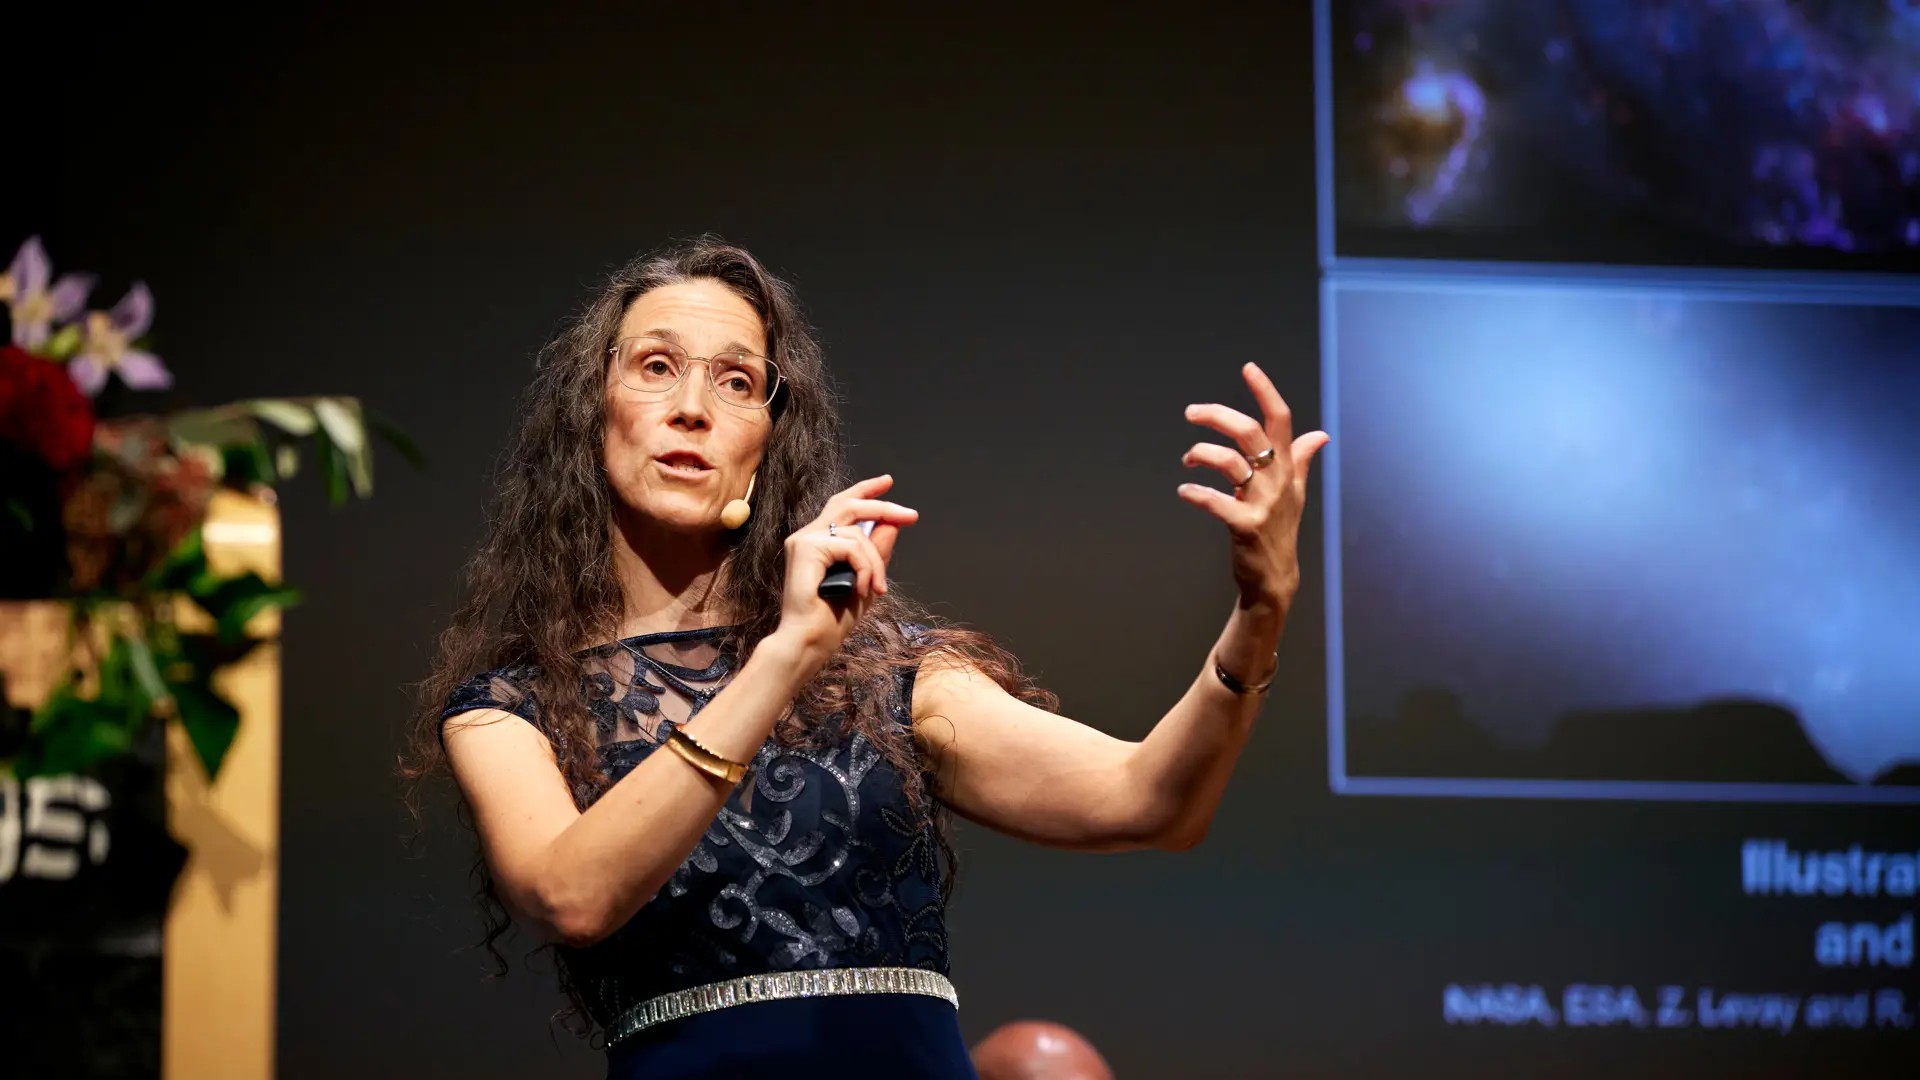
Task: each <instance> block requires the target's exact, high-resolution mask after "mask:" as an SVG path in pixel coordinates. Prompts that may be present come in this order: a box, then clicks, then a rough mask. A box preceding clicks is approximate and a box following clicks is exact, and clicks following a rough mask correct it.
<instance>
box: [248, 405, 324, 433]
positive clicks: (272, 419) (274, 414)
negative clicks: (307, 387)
mask: <svg viewBox="0 0 1920 1080" xmlns="http://www.w3.org/2000/svg"><path fill="white" fill-rule="evenodd" d="M247 408H248V409H249V410H250V411H251V412H252V413H253V415H255V416H257V417H259V418H260V419H262V420H265V421H266V422H267V423H269V424H272V425H273V426H274V427H277V428H279V429H280V430H281V431H284V432H286V433H287V434H289V435H301V436H305V435H311V434H313V429H314V427H315V424H316V422H317V421H316V418H315V417H314V415H313V410H312V409H310V408H308V407H307V406H305V405H302V404H299V403H298V402H293V401H286V400H283V399H279V398H261V399H260V400H258V401H249V402H247Z"/></svg>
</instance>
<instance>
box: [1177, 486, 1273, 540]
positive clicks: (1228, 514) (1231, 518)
mask: <svg viewBox="0 0 1920 1080" xmlns="http://www.w3.org/2000/svg"><path fill="white" fill-rule="evenodd" d="M1179 493H1180V498H1181V500H1182V501H1184V502H1189V503H1192V504H1193V505H1195V506H1197V507H1199V508H1200V509H1202V510H1205V511H1206V512H1207V513H1209V514H1212V515H1213V516H1214V517H1217V518H1219V519H1220V520H1221V522H1222V523H1224V524H1225V525H1226V526H1227V529H1228V531H1230V532H1232V533H1233V534H1234V535H1235V536H1250V535H1252V534H1253V533H1255V532H1257V531H1259V528H1260V511H1259V510H1257V509H1255V508H1254V507H1252V506H1250V505H1248V504H1246V503H1244V502H1241V501H1240V500H1239V499H1236V498H1234V497H1233V496H1231V495H1229V494H1227V493H1226V492H1224V491H1217V490H1215V489H1213V488H1210V487H1208V486H1206V485H1205V484H1181V485H1180V488H1179Z"/></svg>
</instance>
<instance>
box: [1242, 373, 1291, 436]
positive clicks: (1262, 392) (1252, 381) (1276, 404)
mask: <svg viewBox="0 0 1920 1080" xmlns="http://www.w3.org/2000/svg"><path fill="white" fill-rule="evenodd" d="M1240 377H1241V378H1243V379H1245V380H1247V389H1249V390H1252V391H1253V400H1254V401H1256V402H1258V403H1259V404H1260V411H1261V412H1262V413H1263V414H1265V415H1266V418H1267V423H1266V434H1267V438H1268V439H1271V440H1272V441H1271V442H1269V443H1268V444H1267V445H1269V446H1291V445H1292V444H1293V410H1292V409H1290V408H1288V407H1287V399H1286V398H1283V397H1281V396H1280V389H1279V388H1278V387H1276V386H1274V385H1273V380H1272V379H1269V378H1267V373H1266V372H1264V371H1262V370H1260V365H1259V364H1255V363H1247V364H1245V365H1243V366H1242V367H1241V368H1240Z"/></svg>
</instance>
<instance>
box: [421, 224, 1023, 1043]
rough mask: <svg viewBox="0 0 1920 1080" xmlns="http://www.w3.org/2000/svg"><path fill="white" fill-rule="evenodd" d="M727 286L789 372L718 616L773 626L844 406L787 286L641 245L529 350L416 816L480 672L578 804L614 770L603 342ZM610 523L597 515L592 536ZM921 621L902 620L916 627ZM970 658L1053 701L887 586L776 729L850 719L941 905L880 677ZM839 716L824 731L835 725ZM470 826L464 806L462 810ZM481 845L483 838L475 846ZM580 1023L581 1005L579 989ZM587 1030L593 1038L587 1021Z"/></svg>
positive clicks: (500, 918) (925, 793)
mask: <svg viewBox="0 0 1920 1080" xmlns="http://www.w3.org/2000/svg"><path fill="white" fill-rule="evenodd" d="M698 279H710V280H713V281H717V282H719V283H721V284H723V285H725V286H726V287H727V288H729V289H731V290H732V291H733V292H734V293H736V294H737V295H739V296H740V298H741V299H743V300H745V301H746V302H747V303H748V304H749V305H750V306H752V308H753V309H754V311H755V312H757V313H758V314H759V316H760V319H761V320H762V322H763V324H764V325H765V327H766V334H767V342H768V352H769V353H770V354H771V357H770V358H771V359H772V360H773V361H774V363H776V364H778V365H779V369H780V372H781V374H782V375H784V376H785V380H786V381H785V385H784V386H783V387H782V389H781V390H780V392H779V394H778V396H777V397H776V398H775V400H774V402H773V404H772V406H771V408H772V410H773V425H772V430H771V433H770V435H769V437H768V443H767V447H766V451H765V455H764V458H763V460H762V463H761V465H760V470H759V473H758V479H757V480H756V482H755V489H754V500H753V515H752V517H751V518H749V519H748V521H747V524H746V525H745V526H744V527H743V528H741V529H740V530H738V531H737V532H735V533H733V534H731V535H730V538H729V539H730V547H729V550H728V552H727V554H726V556H725V558H724V561H723V564H722V567H721V572H720V573H719V574H718V575H717V577H718V580H719V589H720V591H721V601H722V609H723V610H725V611H727V612H728V613H730V615H731V619H730V620H729V621H730V624H731V625H732V626H733V627H734V629H733V630H732V631H731V633H729V634H728V636H727V638H726V639H725V640H724V641H723V642H722V647H723V648H725V649H727V650H728V651H730V652H732V653H733V654H734V655H735V656H737V657H740V658H742V659H744V658H745V657H746V656H747V655H748V654H749V653H751V652H752V650H753V648H754V646H755V645H757V644H758V643H759V642H760V641H761V639H763V638H765V637H766V636H767V635H768V634H770V633H772V632H773V631H774V629H775V628H776V626H777V625H778V623H779V619H780V601H781V593H782V590H783V585H784V582H785V580H786V558H785V540H786V537H787V536H788V535H790V534H791V533H793V532H794V531H795V530H797V529H799V528H800V527H801V526H802V525H804V524H807V523H808V522H811V521H812V520H813V519H814V518H815V517H817V516H818V515H819V513H820V510H821V508H822V506H823V505H824V504H825V503H826V501H827V499H828V498H829V497H830V496H832V495H833V494H834V493H835V492H837V491H839V490H840V489H842V488H844V487H845V486H846V485H847V482H848V481H847V478H846V465H845V454H844V450H843V447H842V443H841V436H840V417H839V412H838V409H837V408H836V405H835V395H834V392H833V387H832V385H831V383H830V380H829V378H828V375H827V372H826V369H825V367H824V366H823V364H822V362H821V351H820V345H819V343H818V341H817V340H816V339H815V337H814V335H813V332H812V330H811V328H810V327H809V326H808V325H807V324H806V323H805V321H804V320H803V319H802V317H801V313H800V307H799V303H798V301H797V299H796V298H795V296H794V292H793V289H792V288H791V287H790V286H789V285H788V284H787V283H786V282H784V281H782V280H780V279H779V278H777V277H775V276H774V275H773V274H771V273H769V272H768V271H767V269H766V268H765V267H764V266H762V265H761V263H760V262H759V260H757V259H755V258H754V257H753V256H752V255H751V254H749V253H748V252H746V251H745V250H743V249H741V248H738V247H735V246H732V245H730V244H727V243H725V242H724V241H722V240H720V239H719V238H717V237H713V236H703V237H698V238H695V239H692V240H686V241H680V242H677V243H674V244H670V245H668V246H666V247H663V248H661V249H658V250H656V251H653V252H650V253H647V254H643V255H641V256H639V257H638V258H636V259H634V260H633V261H631V262H629V263H627V264H626V265H625V266H623V267H621V268H620V269H619V270H617V271H615V272H614V273H613V274H612V275H611V276H610V277H609V278H608V280H607V281H606V283H605V285H604V286H603V287H602V288H601V289H600V290H599V292H598V294H597V295H596V296H595V297H594V298H593V300H592V301H591V302H590V303H589V304H588V305H587V306H586V308H585V309H584V310H583V311H581V312H580V313H579V314H578V315H576V316H575V317H574V318H572V319H571V320H569V321H568V322H567V324H566V325H565V326H564V327H563V328H562V329H561V331H560V333H559V334H558V335H557V336H556V337H554V338H553V340H551V341H550V342H548V343H547V344H546V346H545V347H543V348H542V349H541V350H540V352H539V354H538V356H537V359H536V362H535V367H534V377H533V381H532V384H531V385H530V386H529V387H528V389H527V391H526V393H525V395H524V398H523V400H522V403H521V409H520V418H521V419H520V425H519V429H518V431H517V432H516V433H515V435H514V438H513V441H512V443H511V444H510V447H509V449H508V451H507V453H506V455H505V456H504V458H503V459H502V461H501V463H500V466H499V475H498V482H497V485H496V488H495V496H494V502H493V506H492V508H491V513H490V514H489V519H488V528H487V535H486V539H485V541H484V542H483V543H482V544H481V546H480V549H479V551H478V553H477V554H476V555H475V556H474V557H473V559H472V561H471V562H470V563H469V564H468V566H467V580H466V597H465V600H464V602H463V603H462V605H461V607H460V608H459V610H458V612H457V613H456V615H455V617H454V619H453V622H452V624H451V625H450V626H449V627H448V628H447V629H446V631H445V632H444V633H442V634H441V636H440V642H439V653H438V657H437V659H436V660H435V662H434V666H433V669H432V673H431V675H430V676H429V677H428V678H427V679H426V680H425V681H424V682H423V683H422V684H421V687H420V692H419V702H418V709H417V712H416V715H415V718H414V723H413V726H412V731H411V735H410V738H409V740H408V748H407V752H406V753H405V755H404V756H403V757H402V760H401V767H400V771H401V775H402V777H403V779H404V780H405V781H406V782H407V791H406V795H407V803H408V805H409V807H410V808H411V809H412V810H413V811H414V813H415V815H416V819H417V818H418V815H419V811H420V806H421V802H420V795H421V788H422V785H423V783H424V782H425V781H428V780H429V779H432V778H434V777H436V776H438V775H440V774H443V773H444V771H445V766H446V754H445V747H444V745H443V744H442V742H441V711H442V709H443V707H444V705H445V703H446V701H447V700H448V697H449V695H451V694H452V693H453V692H454V690H455V689H456V688H457V687H458V686H459V685H460V684H461V683H462V682H464V681H465V680H466V679H468V678H469V677H471V676H472V675H474V674H476V673H479V672H483V671H488V670H492V669H494V668H499V667H504V666H509V665H522V664H530V665H532V666H534V667H535V668H536V669H537V672H538V674H537V676H536V678H535V680H534V683H533V687H532V692H533V693H534V694H535V696H536V697H537V698H538V700H539V701H540V719H541V729H542V731H543V733H544V734H545V735H546V737H547V738H548V740H549V741H550V742H551V743H552V746H553V752H554V758H555V760H556V762H557V763H558V765H559V767H560V769H561V771H562V773H563V774H564V775H565V777H566V780H567V783H568V786H569V787H570V788H571V790H572V792H573V798H574V802H575V804H576V805H578V806H579V807H580V808H581V809H583V810H584V809H585V808H586V807H587V806H588V805H590V804H591V803H592V802H593V801H594V799H596V798H598V797H599V795H600V794H601V793H602V792H603V791H605V790H606V788H607V787H608V786H609V780H608V777H607V775H606V773H605V772H604V771H603V770H602V768H601V764H600V761H599V755H598V752H597V748H596V741H595V729H594V725H593V718H592V715H591V714H590V713H589V712H588V709H587V705H586V701H585V699H584V698H583V696H582V694H581V686H582V680H583V677H584V676H585V674H586V667H585V664H584V661H585V660H586V656H585V654H584V652H583V651H582V649H581V646H582V644H583V643H591V642H606V641H611V640H613V639H614V638H615V637H616V636H617V635H618V632H619V626H620V619H621V616H622V614H623V612H624V611H625V605H624V602H623V597H622V594H621V589H620V583H619V579H618V578H617V576H616V575H615V572H614V562H613V544H614V532H613V528H612V521H613V513H614V500H615V495H614V492H613V490H612V488H611V486H610V484H609V482H608V479H607V475H606V470H605V465H604V461H603V458H602V452H603V449H602V448H603V437H604V422H605V417H606V378H607V368H606V365H607V363H608V362H609V361H608V355H609V349H610V348H611V346H612V345H613V343H614V341H615V339H616V338H617V336H618V332H619V328H620V324H621V320H622V319H623V318H624V317H625V315H626V312H627V310H628V309H629V308H630V307H631V306H632V305H633V303H634V301H635V300H637V299H639V297H640V296H641V295H642V294H644V293H646V292H648V291H649V290H652V289H656V288H659V287H661V286H663V285H670V284H676V283H679V282H685V281H690V280H698ZM587 522H600V523H604V524H603V526H602V527H596V528H581V525H582V524H583V523H587ZM910 627H911V628H913V629H911V630H910V629H909V628H910ZM935 652H939V653H945V654H948V655H950V656H952V657H953V658H955V659H958V660H961V661H963V662H965V663H968V664H970V665H972V666H973V667H975V668H977V669H978V670H980V671H981V672H983V673H985V674H986V675H988V676H989V677H991V678H992V679H994V680H995V681H996V682H997V683H999V684H1000V685H1001V686H1002V687H1004V688H1006V689H1007V690H1008V691H1009V692H1011V693H1013V694H1015V695H1016V696H1018V697H1020V698H1022V699H1023V700H1026V701H1029V702H1032V703H1033V704H1036V705H1039V706H1040V707H1042V708H1048V709H1051V708H1054V707H1055V704H1056V702H1055V699H1054V697H1053V696H1052V695H1051V694H1049V693H1047V692H1045V691H1043V690H1040V689H1038V688H1037V687H1035V686H1034V685H1033V683H1032V682H1031V680H1029V679H1028V678H1027V676H1026V675H1025V674H1024V673H1023V672H1022V670H1021V668H1020V665H1019V662H1018V661H1017V660H1016V659H1015V658H1014V657H1013V656H1012V655H1011V654H1009V653H1008V652H1007V651H1006V650H1004V649H1002V648H1001V647H999V646H998V645H997V644H995V643H994V642H993V640H992V639H990V638H988V637H987V636H986V635H984V634H981V633H979V632H977V631H972V630H968V629H964V628H961V627H957V626H953V625H947V624H944V623H942V622H941V621H940V620H938V619H935V618H934V617H932V616H931V615H929V614H928V613H927V612H926V611H925V610H924V609H923V608H921V607H919V606H918V605H916V604H915V603H913V602H912V601H911V600H908V599H907V598H906V597H905V596H904V595H903V594H902V592H901V590H899V589H892V590H889V592H888V593H887V595H885V596H882V597H878V598H876V600H875V601H874V602H873V603H872V604H871V605H870V606H869V608H868V610H867V612H866V614H865V615H864V616H863V618H862V619H861V622H860V624H859V625H858V626H856V627H855V628H854V630H853V632H852V633H851V634H849V635H848V637H847V639H846V641H845V642H844V643H843V644H842V645H841V647H840V649H839V651H838V652H837V653H836V654H835V655H834V656H833V658H832V659H831V660H830V661H829V662H828V663H827V664H826V666H825V667H823V668H822V669H821V670H820V672H819V673H818V674H817V675H816V676H815V677H814V678H813V680H812V681H811V682H809V683H808V684H807V685H806V686H805V687H804V688H803V689H802V690H801V692H800V694H799V695H798V696H797V697H796V699H795V701H794V708H793V709H790V710H788V711H787V712H786V713H785V714H784V715H783V717H782V719H781V720H780V722H779V723H778V724H777V725H776V727H775V729H774V733H773V737H774V739H776V740H777V741H778V742H779V743H781V744H782V745H791V746H798V745H805V744H807V743H809V742H810V741H813V740H815V739H817V738H825V737H828V735H827V733H828V732H832V731H845V730H847V728H846V727H843V726H841V725H842V724H846V725H850V727H851V729H853V730H857V731H858V732H859V733H860V734H862V735H864V736H865V737H866V739H867V740H868V741H869V742H870V743H872V744H873V745H874V746H875V747H876V748H877V749H878V750H879V751H880V752H881V753H882V754H883V755H884V756H885V757H886V758H887V760H888V761H889V762H891V763H892V764H893V765H894V766H895V767H896V768H897V769H898V771H899V774H900V775H901V776H902V777H904V778H905V780H904V782H905V786H906V796H907V800H908V803H909V805H910V807H911V808H912V810H913V812H914V813H915V814H917V815H919V823H920V825H921V826H922V827H931V828H932V829H933V830H934V832H935V835H936V837H937V840H938V844H939V849H940V852H941V856H942V859H943V861H944V863H945V866H946V873H945V874H944V877H943V887H942V892H941V901H942V903H944V902H946V900H947V899H948V898H949V897H950V896H951V892H952V888H953V883H954V880H955V871H956V869H957V867H956V864H955V860H954V854H953V846H952V843H951V840H950V838H949V835H948V831H949V825H950V822H949V820H948V818H949V815H948V814H947V812H946V811H945V809H944V808H943V807H941V806H939V805H938V800H937V799H935V798H934V797H933V796H932V794H931V788H930V786H929V785H930V782H931V781H932V779H933V778H932V776H931V775H930V774H929V773H928V771H927V769H926V767H925V765H924V764H923V763H924V761H925V756H924V755H923V754H922V753H921V752H920V748H919V746H918V745H916V743H917V735H916V734H915V733H912V732H909V731H903V730H902V729H901V728H900V727H899V726H898V725H897V724H896V723H895V722H893V721H892V720H891V719H890V718H889V716H888V714H887V711H886V710H887V705H888V701H889V692H888V691H889V688H890V687H891V686H892V685H893V683H894V679H895V677H896V676H897V674H898V673H899V672H900V671H901V670H902V669H903V668H908V667H911V666H913V665H916V664H918V663H920V662H921V661H922V660H923V659H924V658H925V657H926V656H928V655H929V654H931V653H935ZM828 720H831V721H833V722H832V723H828V722H827V721H828ZM460 811H461V820H462V821H463V823H464V824H466V825H467V826H468V827H469V828H471V827H472V819H471V815H470V813H468V808H467V807H466V806H465V805H464V803H462V805H461V806H460ZM476 848H477V845H476ZM473 878H474V881H475V883H476V900H477V903H478V905H479V908H480V913H481V918H482V921H483V923H484V927H485V929H484V936H483V937H482V939H481V941H480V945H481V947H482V948H483V949H484V950H485V951H486V953H487V955H488V956H489V957H490V958H491V959H492V962H493V963H492V967H493V973H494V974H495V975H503V974H505V972H506V970H507V962H506V958H505V956H504V955H502V953H501V952H500V950H499V942H500V939H501V937H502V936H503V935H504V934H505V933H506V932H507V930H508V929H509V928H510V926H511V919H510V917H509V915H508V912H507V911H506V909H505V907H504V906H503V905H502V904H501V903H500V900H499V897H498V894H497V893H496V891H495V889H494V883H493V878H492V874H491V872H490V870H489V868H488V867H487V864H486V860H485V859H484V857H481V856H480V855H478V854H476V857H475V863H474V870H473ZM561 973H562V981H563V988H564V989H567V990H568V992H569V994H570V996H573V997H574V998H575V1004H576V1008H575V1009H574V1010H573V1012H572V1014H571V1015H572V1017H574V1018H576V1019H577V1018H580V1017H584V1010H581V1009H579V1008H578V1004H579V1002H578V996H577V995H573V994H572V988H571V987H570V986H565V985H564V984H565V982H566V976H565V965H564V964H563V965H562V966H561ZM576 1027H577V1030H576V1033H578V1034H583V1035H584V1034H586V1033H588V1031H589V1030H590V1028H589V1027H588V1026H587V1024H586V1022H585V1021H584V1020H583V1019H582V1020H580V1022H579V1023H578V1025H576Z"/></svg>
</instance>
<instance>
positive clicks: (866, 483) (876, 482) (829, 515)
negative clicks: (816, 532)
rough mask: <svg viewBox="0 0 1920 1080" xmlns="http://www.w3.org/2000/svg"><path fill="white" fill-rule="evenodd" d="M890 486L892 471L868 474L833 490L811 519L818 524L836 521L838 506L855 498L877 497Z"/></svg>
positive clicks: (883, 493) (891, 485) (884, 492)
mask: <svg viewBox="0 0 1920 1080" xmlns="http://www.w3.org/2000/svg"><path fill="white" fill-rule="evenodd" d="M892 487H893V474H892V473H882V474H880V475H879V476H870V477H868V478H867V479H865V480H862V481H860V482H858V483H855V484H849V485H848V486H846V487H844V488H842V489H841V490H839V491H837V492H835V493H834V495H833V497H832V498H830V499H828V500H827V504H826V505H825V506H823V507H821V508H820V514H819V516H818V517H815V518H814V519H813V520H814V521H815V522H816V523H819V524H825V523H826V522H829V521H838V520H840V519H839V518H838V517H836V516H835V515H836V514H837V513H838V511H839V508H840V507H841V506H842V505H843V504H845V503H847V502H850V501H853V500H857V499H876V498H879V497H880V496H881V495H885V494H886V493H887V491H888V489H890V488H892Z"/></svg>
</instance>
